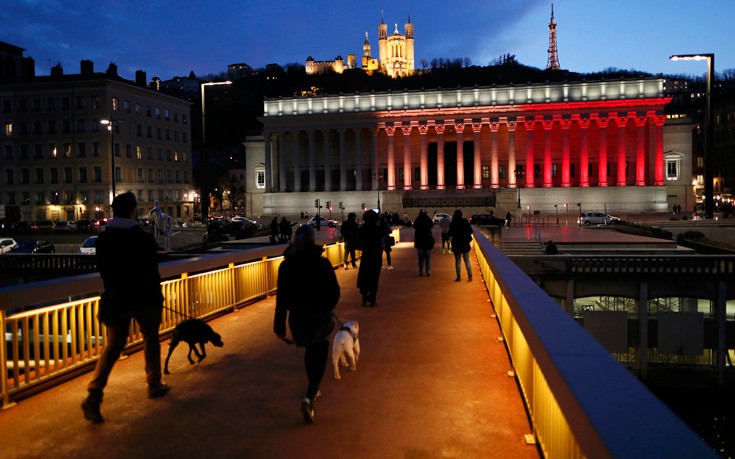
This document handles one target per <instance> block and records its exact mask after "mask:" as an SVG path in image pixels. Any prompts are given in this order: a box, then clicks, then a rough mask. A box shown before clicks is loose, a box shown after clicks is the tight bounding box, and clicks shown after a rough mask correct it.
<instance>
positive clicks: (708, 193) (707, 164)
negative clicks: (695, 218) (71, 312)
mask: <svg viewBox="0 0 735 459" xmlns="http://www.w3.org/2000/svg"><path fill="white" fill-rule="evenodd" d="M669 59H671V60H672V61H704V60H706V61H707V87H706V89H705V99H706V108H705V113H706V119H705V123H704V218H707V219H711V218H714V210H715V204H714V203H715V201H714V170H713V169H714V151H713V150H714V116H713V114H712V80H713V79H714V77H715V55H714V54H713V53H705V54H675V55H673V56H670V57H669Z"/></svg>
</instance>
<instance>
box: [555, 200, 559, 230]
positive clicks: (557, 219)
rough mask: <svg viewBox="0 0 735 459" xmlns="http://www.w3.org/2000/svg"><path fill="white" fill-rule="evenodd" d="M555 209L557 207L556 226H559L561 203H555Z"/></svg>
mask: <svg viewBox="0 0 735 459" xmlns="http://www.w3.org/2000/svg"><path fill="white" fill-rule="evenodd" d="M554 209H556V226H559V204H554Z"/></svg>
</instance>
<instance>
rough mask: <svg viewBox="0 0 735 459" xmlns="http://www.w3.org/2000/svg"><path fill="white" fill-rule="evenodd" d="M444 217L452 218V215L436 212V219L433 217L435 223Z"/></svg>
mask: <svg viewBox="0 0 735 459" xmlns="http://www.w3.org/2000/svg"><path fill="white" fill-rule="evenodd" d="M444 217H446V218H448V219H450V220H451V219H452V216H451V215H449V214H442V213H438V214H434V219H433V220H434V223H439V222H440V221H441V220H442V219H443V218H444Z"/></svg>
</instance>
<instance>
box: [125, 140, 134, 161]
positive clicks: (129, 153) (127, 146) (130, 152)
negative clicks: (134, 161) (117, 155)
mask: <svg viewBox="0 0 735 459" xmlns="http://www.w3.org/2000/svg"><path fill="white" fill-rule="evenodd" d="M125 157H126V158H132V157H133V146H132V145H130V144H129V143H126V144H125Z"/></svg>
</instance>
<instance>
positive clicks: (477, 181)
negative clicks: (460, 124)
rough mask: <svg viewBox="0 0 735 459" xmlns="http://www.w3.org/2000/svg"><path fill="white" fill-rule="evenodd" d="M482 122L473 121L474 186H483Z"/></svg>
mask: <svg viewBox="0 0 735 459" xmlns="http://www.w3.org/2000/svg"><path fill="white" fill-rule="evenodd" d="M481 131H482V123H472V134H473V135H474V137H473V139H472V141H473V143H474V146H475V161H474V167H473V168H472V171H473V172H474V177H473V182H474V183H473V185H472V188H482V158H481V157H480V132H481Z"/></svg>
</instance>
